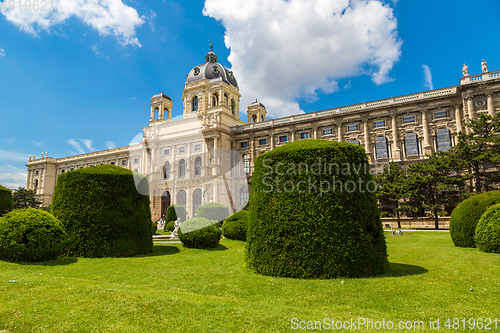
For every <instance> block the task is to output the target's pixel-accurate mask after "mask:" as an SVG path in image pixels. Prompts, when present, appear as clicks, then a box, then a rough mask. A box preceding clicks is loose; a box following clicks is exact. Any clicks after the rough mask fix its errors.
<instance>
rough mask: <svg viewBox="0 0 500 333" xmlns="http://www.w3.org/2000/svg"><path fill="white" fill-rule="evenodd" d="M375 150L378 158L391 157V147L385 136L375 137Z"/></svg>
mask: <svg viewBox="0 0 500 333" xmlns="http://www.w3.org/2000/svg"><path fill="white" fill-rule="evenodd" d="M375 152H376V154H377V159H380V158H389V149H388V145H387V138H386V137H385V136H378V137H376V138H375Z"/></svg>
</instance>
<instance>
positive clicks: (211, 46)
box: [208, 39, 214, 52]
mask: <svg viewBox="0 0 500 333" xmlns="http://www.w3.org/2000/svg"><path fill="white" fill-rule="evenodd" d="M208 43H209V44H210V52H213V50H214V44H212V42H211V41H210V39H209V40H208Z"/></svg>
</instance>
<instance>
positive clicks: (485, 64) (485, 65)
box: [481, 59, 488, 73]
mask: <svg viewBox="0 0 500 333" xmlns="http://www.w3.org/2000/svg"><path fill="white" fill-rule="evenodd" d="M481 69H482V70H483V73H487V72H488V64H487V63H486V61H484V59H483V61H482V62H481Z"/></svg>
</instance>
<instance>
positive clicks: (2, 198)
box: [0, 185, 12, 216]
mask: <svg viewBox="0 0 500 333" xmlns="http://www.w3.org/2000/svg"><path fill="white" fill-rule="evenodd" d="M11 210H12V191H11V190H10V189H8V188H6V187H3V186H2V185H0V216H2V215H3V214H5V213H8V212H10V211H11Z"/></svg>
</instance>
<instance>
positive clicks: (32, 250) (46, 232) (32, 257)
mask: <svg viewBox="0 0 500 333" xmlns="http://www.w3.org/2000/svg"><path fill="white" fill-rule="evenodd" d="M66 237H67V235H66V232H65V231H64V228H63V225H62V224H61V221H59V220H58V219H56V218H55V217H54V216H52V215H51V214H49V213H47V212H45V211H43V210H39V209H35V208H25V209H18V210H15V211H12V212H10V213H8V214H6V215H5V216H4V217H2V218H0V259H2V260H8V261H36V262H38V261H47V260H54V259H56V258H57V257H59V256H60V255H61V253H62V251H63V248H64V242H65V240H66Z"/></svg>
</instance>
